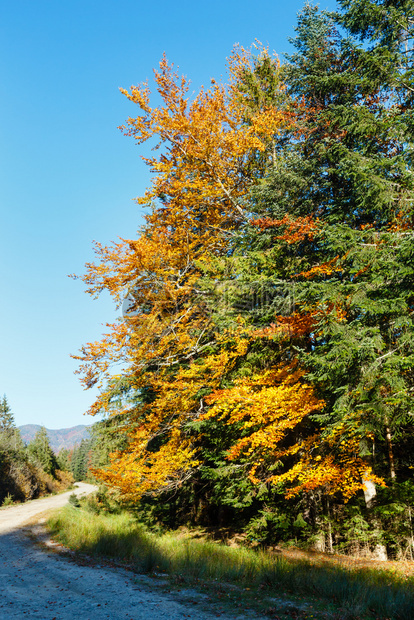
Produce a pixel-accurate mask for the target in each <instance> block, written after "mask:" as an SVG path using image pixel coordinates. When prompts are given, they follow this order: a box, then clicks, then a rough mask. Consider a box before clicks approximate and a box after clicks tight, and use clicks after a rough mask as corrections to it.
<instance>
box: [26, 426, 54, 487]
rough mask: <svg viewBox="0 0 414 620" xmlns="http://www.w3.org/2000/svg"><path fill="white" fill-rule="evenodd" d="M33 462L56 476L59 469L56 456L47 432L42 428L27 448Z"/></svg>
mask: <svg viewBox="0 0 414 620" xmlns="http://www.w3.org/2000/svg"><path fill="white" fill-rule="evenodd" d="M27 450H28V453H29V455H30V458H31V459H32V461H34V462H35V463H37V464H38V465H40V467H42V469H44V471H45V472H46V473H47V474H50V475H51V476H53V475H54V473H55V471H56V469H57V461H56V456H55V454H54V452H53V450H52V448H51V447H50V443H49V437H48V435H47V430H46V428H45V427H44V426H42V427H41V428H40V429H39V430H38V431H37V433H36V435H35V437H34V439H33V440H32V441H31V442H30V443H29V444H28V446H27Z"/></svg>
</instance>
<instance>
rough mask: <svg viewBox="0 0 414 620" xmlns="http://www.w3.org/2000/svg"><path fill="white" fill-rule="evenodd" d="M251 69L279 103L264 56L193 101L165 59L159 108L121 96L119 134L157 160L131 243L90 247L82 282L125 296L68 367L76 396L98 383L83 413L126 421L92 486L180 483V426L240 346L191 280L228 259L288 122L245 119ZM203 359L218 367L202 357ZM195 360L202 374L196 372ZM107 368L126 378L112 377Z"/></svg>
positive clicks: (192, 463) (187, 452)
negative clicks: (123, 113) (151, 146)
mask: <svg viewBox="0 0 414 620" xmlns="http://www.w3.org/2000/svg"><path fill="white" fill-rule="evenodd" d="M260 63H262V64H264V63H265V64H266V66H267V69H266V75H267V84H270V77H271V78H272V81H271V83H272V88H273V89H274V90H277V92H278V93H279V96H280V97H282V93H283V90H284V87H283V85H282V83H281V82H280V78H279V71H280V69H279V65H278V63H277V61H276V60H275V59H271V58H270V56H269V54H268V53H267V52H266V50H262V52H260V54H259V57H258V59H257V60H253V59H252V58H250V57H249V55H248V54H247V52H245V51H243V50H236V51H235V52H234V54H233V56H232V57H231V59H230V75H231V78H230V82H229V84H228V85H227V86H226V85H222V84H218V83H216V82H215V81H214V80H213V81H212V84H211V86H210V88H209V89H201V91H200V93H199V94H198V95H197V96H196V97H195V98H194V99H193V100H190V99H189V97H188V88H189V87H188V82H187V81H186V79H185V78H180V77H179V76H178V75H177V74H176V73H175V71H174V69H173V67H172V66H170V65H169V64H168V62H167V60H166V58H165V57H164V58H163V59H162V61H161V63H160V69H159V71H156V72H155V82H156V85H157V90H158V94H159V96H160V97H161V99H162V101H163V104H162V105H160V106H158V107H156V108H152V107H151V106H150V93H149V88H148V85H147V84H144V85H141V86H139V87H132V88H131V91H130V92H127V91H123V93H124V94H125V95H126V96H127V97H128V98H129V99H130V100H131V101H132V102H133V103H135V104H137V105H138V107H139V109H140V115H139V116H137V117H135V118H130V119H128V121H127V124H126V125H125V126H124V127H123V128H122V129H123V131H124V133H126V134H127V135H129V136H132V137H133V138H134V139H135V140H136V141H137V142H138V143H142V142H144V141H146V140H149V139H151V138H154V139H155V140H156V144H155V148H156V149H158V150H159V152H160V154H159V155H158V156H157V157H155V156H154V157H152V158H144V160H145V162H146V163H147V164H148V165H149V166H150V168H151V170H152V171H153V172H154V180H153V184H152V187H151V188H150V189H148V190H147V192H146V194H145V195H144V196H143V197H142V198H139V199H138V200H137V201H138V203H139V204H141V205H144V206H147V207H149V208H150V213H149V214H148V215H147V216H146V224H145V225H144V227H143V229H142V231H141V235H140V237H139V238H138V239H137V240H121V241H120V242H119V243H117V244H114V246H112V247H101V246H99V245H98V246H97V253H98V256H99V258H100V259H101V262H100V263H99V264H97V265H89V266H88V273H87V275H86V276H85V278H84V279H85V281H86V282H87V284H88V285H89V292H90V293H92V294H97V293H99V292H100V291H101V290H103V289H107V290H109V291H110V292H111V294H112V295H113V297H114V299H115V300H116V301H117V302H121V301H122V299H123V298H124V297H125V296H126V295H128V296H129V299H130V300H132V302H131V307H130V312H129V318H127V319H126V320H125V321H124V322H120V323H117V324H115V325H113V326H112V327H111V332H110V333H109V334H108V335H107V336H105V337H104V338H103V340H102V341H101V342H99V343H91V344H89V345H87V346H85V347H84V348H83V350H82V352H81V355H79V356H78V359H80V360H81V361H82V369H81V370H82V372H83V373H84V381H85V385H86V386H87V387H89V386H91V385H94V384H96V383H97V382H100V383H99V384H100V386H101V388H102V391H101V394H100V397H99V399H98V400H97V402H96V403H95V405H94V406H93V407H92V409H91V412H92V413H97V412H100V413H104V414H105V413H107V414H116V415H125V416H126V418H127V419H128V424H129V426H128V427H127V432H128V435H129V438H130V441H129V443H128V446H127V447H126V448H125V449H124V450H121V451H118V452H115V453H114V454H113V456H112V461H111V465H110V467H109V468H108V469H107V470H106V471H102V472H100V473H98V472H96V475H99V476H100V477H101V478H102V479H104V480H106V481H107V482H108V483H109V484H113V485H115V486H118V487H119V488H120V489H121V490H122V491H123V493H124V494H125V495H126V496H129V497H139V496H140V495H142V494H143V493H145V492H151V491H153V490H156V489H158V488H167V487H169V486H171V485H173V486H174V485H176V484H177V483H179V481H180V480H182V479H183V478H186V477H188V476H191V472H192V470H193V468H194V467H196V464H197V455H196V451H195V449H194V445H193V439H192V438H191V436H190V434H189V433H188V432H187V431H186V427H187V425H188V423H189V422H190V421H191V420H193V419H195V418H197V417H198V416H199V415H200V414H201V412H202V411H203V409H204V401H203V398H202V397H201V396H202V393H203V390H205V389H206V387H208V386H211V389H213V388H215V387H218V386H219V383H220V379H221V375H222V372H223V366H226V365H231V363H232V359H233V357H234V352H235V351H236V352H237V351H238V350H239V348H240V346H242V344H240V342H238V340H237V338H236V339H235V338H234V336H233V335H232V334H230V335H228V334H226V333H223V334H220V333H219V332H218V331H217V327H216V326H215V324H214V322H213V321H212V320H211V311H210V310H211V309H210V305H209V294H208V291H206V289H205V287H203V286H202V282H201V280H202V278H203V276H204V274H205V270H206V269H208V267H209V265H210V263H211V261H212V260H215V259H216V258H219V257H220V256H226V255H227V254H228V253H229V252H231V240H232V238H233V236H234V234H235V231H236V230H237V229H238V228H239V227H240V225H241V223H242V222H244V221H245V220H246V219H247V217H248V215H247V211H246V208H245V205H244V201H245V197H246V195H247V193H248V191H249V188H250V187H251V186H252V185H253V184H255V183H257V181H258V180H259V179H260V178H261V177H262V176H263V174H264V171H265V168H266V165H267V159H269V158H271V155H272V143H273V138H274V136H275V135H276V134H277V133H278V132H279V131H281V130H282V128H284V127H285V126H286V125H288V124H289V123H291V115H290V113H289V112H288V110H287V109H283V108H282V107H281V106H274V105H269V101H268V100H267V99H266V98H262V99H261V100H260V101H259V104H258V105H257V106H256V110H255V112H254V113H252V112H251V110H249V112H247V110H248V105H247V104H246V103H245V99H244V97H243V94H242V89H241V88H240V85H241V83H242V81H243V77H244V76H245V75H246V71H247V72H248V69H249V67H252V66H253V65H255V66H256V68H257V67H258V66H259V65H260ZM256 73H257V78H258V79H259V78H260V75H259V73H260V72H257V71H256ZM259 154H260V156H259ZM226 348H227V349H226ZM212 349H214V350H218V351H219V353H218V355H217V358H214V359H213V358H211V356H210V357H209V355H210V354H211V351H212ZM221 349H224V350H223V351H222V353H220V351H221ZM206 356H207V357H208V359H209V360H210V362H211V365H210V366H209V365H208V364H204V363H201V364H200V362H202V360H203V359H204V358H205V357H206ZM117 361H121V362H122V363H123V364H124V365H125V367H126V370H125V372H123V373H122V375H120V376H112V375H111V372H110V371H111V366H112V364H113V363H114V362H117ZM199 364H200V365H199Z"/></svg>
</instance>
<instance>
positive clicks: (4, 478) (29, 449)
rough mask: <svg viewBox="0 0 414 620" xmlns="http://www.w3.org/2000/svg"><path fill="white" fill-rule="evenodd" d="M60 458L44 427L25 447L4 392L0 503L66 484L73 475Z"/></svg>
mask: <svg viewBox="0 0 414 620" xmlns="http://www.w3.org/2000/svg"><path fill="white" fill-rule="evenodd" d="M59 461H60V459H59V457H57V456H56V455H55V454H54V452H53V450H52V448H51V447H50V443H49V438H48V436H47V432H46V429H45V428H44V427H41V428H40V430H39V431H38V432H37V433H36V436H35V437H34V439H33V440H32V441H31V442H29V444H28V445H27V446H26V445H25V444H24V442H23V440H22V437H21V435H20V431H19V429H18V428H17V427H16V424H15V421H14V415H13V413H12V410H11V407H10V405H9V402H8V400H7V397H6V396H5V395H4V396H3V398H2V399H1V400H0V506H1V505H2V504H5V505H8V504H12V503H13V502H15V501H26V500H29V499H34V498H36V497H39V496H41V495H47V494H49V493H55V492H58V491H61V490H63V489H65V488H66V487H68V486H69V485H70V484H71V483H72V481H73V477H72V475H71V474H70V473H69V470H68V469H67V468H66V467H65V466H64V465H63V464H62V463H60V462H59Z"/></svg>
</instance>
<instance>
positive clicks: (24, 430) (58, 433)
mask: <svg viewBox="0 0 414 620" xmlns="http://www.w3.org/2000/svg"><path fill="white" fill-rule="evenodd" d="M40 428H41V426H39V424H24V425H23V426H19V430H20V434H21V436H22V439H23V441H24V442H25V443H29V441H32V439H34V436H35V435H36V433H37V431H39V430H40ZM46 431H47V436H48V437H49V442H50V447H51V448H52V450H53V452H54V453H55V454H58V452H60V450H62V449H63V448H67V449H68V450H70V449H71V448H73V447H74V446H75V445H76V444H80V442H81V441H82V439H89V438H90V434H89V427H88V426H84V425H83V424H79V425H78V426H72V427H71V428H59V429H58V430H53V429H49V428H47V429H46Z"/></svg>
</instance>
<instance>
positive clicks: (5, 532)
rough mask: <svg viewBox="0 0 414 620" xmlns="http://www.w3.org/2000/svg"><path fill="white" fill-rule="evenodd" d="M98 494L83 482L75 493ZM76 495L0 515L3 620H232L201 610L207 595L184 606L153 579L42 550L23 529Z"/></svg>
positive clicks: (233, 619) (194, 596)
mask: <svg viewBox="0 0 414 620" xmlns="http://www.w3.org/2000/svg"><path fill="white" fill-rule="evenodd" d="M93 490H94V487H93V486H92V485H88V484H84V483H78V486H77V489H76V490H75V492H76V494H77V495H85V494H88V493H90V492H91V491H93ZM71 493H73V491H69V492H67V493H63V494H62V495H57V496H54V497H48V498H44V499H38V500H34V501H31V502H28V503H27V504H22V505H19V506H11V507H9V508H5V509H1V510H0V584H1V586H0V587H1V594H0V620H6V619H7V620H9V619H10V620H12V619H17V618H18V619H19V620H21V619H23V618H41V619H42V620H101V619H102V620H103V619H107V618H110V619H111V620H118V619H119V620H121V619H122V620H158V618H160V619H162V618H165V619H168V620H181V619H182V618H191V620H210V619H211V620H212V619H213V618H217V617H220V619H221V620H230V618H229V616H227V615H225V614H223V613H220V612H216V611H210V610H206V611H204V610H203V609H201V608H202V607H204V608H205V609H206V606H205V603H206V601H205V600H204V595H202V594H197V593H196V592H192V593H191V592H188V591H187V594H186V600H185V601H184V602H183V601H182V600H181V601H180V600H177V598H178V596H177V594H168V593H165V592H164V593H163V592H157V591H156V590H155V589H153V590H151V579H149V578H146V577H144V576H142V577H141V576H139V575H134V574H133V573H131V572H128V571H126V570H123V569H119V568H109V567H106V566H99V565H95V566H80V565H78V564H76V563H75V562H73V561H70V560H69V559H68V558H67V557H65V556H59V554H56V553H47V552H45V551H44V550H42V548H41V547H40V546H39V545H37V544H35V543H34V542H33V540H31V539H30V538H29V537H28V536H27V533H25V531H24V528H23V526H24V524H25V523H27V521H28V520H30V521H31V522H33V519H35V518H36V515H40V513H44V512H45V511H47V510H50V509H54V508H58V507H60V506H63V505H65V504H66V503H67V501H68V498H69V495H70V494H71ZM191 599H193V600H191ZM237 618H238V620H242V619H244V618H246V616H245V615H243V616H241V615H237ZM231 620H236V616H232V617H231Z"/></svg>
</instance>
